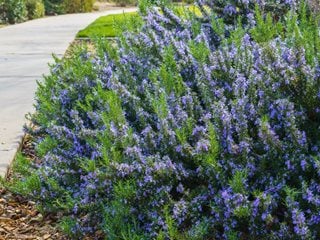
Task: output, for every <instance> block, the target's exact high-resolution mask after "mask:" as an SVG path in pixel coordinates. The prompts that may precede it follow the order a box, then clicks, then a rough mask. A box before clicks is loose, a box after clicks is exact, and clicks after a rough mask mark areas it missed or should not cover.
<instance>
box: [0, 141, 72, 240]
mask: <svg viewBox="0 0 320 240" xmlns="http://www.w3.org/2000/svg"><path fill="white" fill-rule="evenodd" d="M21 151H22V153H23V154H24V155H25V156H27V157H28V158H29V159H30V160H32V161H38V159H37V158H36V156H35V154H34V148H33V144H32V141H31V140H30V139H29V138H28V137H26V138H25V140H24V141H23V145H22V150H21ZM14 174H15V173H13V172H12V170H11V169H10V170H9V172H8V175H7V181H12V179H13V175H14ZM14 177H19V176H17V175H15V176H14ZM58 218H59V216H53V215H47V216H43V215H42V214H41V213H40V212H39V211H38V210H37V208H36V204H35V203H34V202H32V201H29V200H28V199H26V198H24V197H23V196H20V195H16V194H14V193H12V192H10V191H8V190H7V189H5V188H3V187H1V188H0V240H18V239H19V240H20V239H21V240H22V239H27V240H67V239H68V238H67V237H66V236H65V235H64V234H63V233H62V232H61V231H60V229H58V227H57V220H58Z"/></svg>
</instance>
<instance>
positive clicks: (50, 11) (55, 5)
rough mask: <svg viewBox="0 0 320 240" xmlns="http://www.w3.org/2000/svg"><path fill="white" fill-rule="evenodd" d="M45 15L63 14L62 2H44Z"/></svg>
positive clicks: (47, 0) (57, 0)
mask: <svg viewBox="0 0 320 240" xmlns="http://www.w3.org/2000/svg"><path fill="white" fill-rule="evenodd" d="M44 7H45V12H46V15H54V14H63V13H65V12H64V8H63V0H44Z"/></svg>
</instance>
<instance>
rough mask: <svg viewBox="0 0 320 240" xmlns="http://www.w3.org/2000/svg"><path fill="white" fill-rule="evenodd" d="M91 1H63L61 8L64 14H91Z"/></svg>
mask: <svg viewBox="0 0 320 240" xmlns="http://www.w3.org/2000/svg"><path fill="white" fill-rule="evenodd" d="M93 3H94V1H93V0H64V1H63V7H64V11H65V12H66V13H77V12H91V11H92V9H93Z"/></svg>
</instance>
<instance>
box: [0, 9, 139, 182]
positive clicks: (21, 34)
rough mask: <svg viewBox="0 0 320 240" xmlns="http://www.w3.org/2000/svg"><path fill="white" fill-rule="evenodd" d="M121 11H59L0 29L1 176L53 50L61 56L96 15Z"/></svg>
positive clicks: (14, 150)
mask: <svg viewBox="0 0 320 240" xmlns="http://www.w3.org/2000/svg"><path fill="white" fill-rule="evenodd" d="M133 10H134V9H126V11H133ZM121 12H123V10H109V11H105V12H98V13H85V14H71V15H61V16H56V17H48V18H42V19H37V20H33V21H29V22H25V23H22V24H18V25H13V26H9V27H4V28H1V29H0V176H5V174H6V172H7V169H8V166H9V165H10V163H11V161H12V160H13V159H14V156H15V154H16V152H17V149H18V148H19V145H20V142H21V138H22V137H23V131H22V127H23V125H24V123H25V122H26V120H25V115H26V114H27V113H28V112H32V111H33V103H34V93H35V90H36V80H39V79H41V77H42V75H43V74H47V73H48V72H49V68H48V63H49V62H52V53H54V54H56V55H57V56H62V55H63V54H64V52H65V50H66V49H67V47H68V46H69V44H70V43H71V42H72V41H73V39H74V37H75V35H76V33H77V32H78V31H79V30H80V29H82V28H84V27H86V26H87V25H88V24H89V23H91V22H92V21H94V20H95V19H96V18H97V17H99V16H103V15H107V14H114V13H121Z"/></svg>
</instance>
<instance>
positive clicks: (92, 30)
mask: <svg viewBox="0 0 320 240" xmlns="http://www.w3.org/2000/svg"><path fill="white" fill-rule="evenodd" d="M134 18H139V16H138V13H136V12H133V13H120V14H112V15H107V16H103V17H100V18H98V19H97V20H95V21H94V22H93V23H91V24H90V25H89V26H87V27H86V28H85V29H83V30H80V31H79V32H78V34H77V37H78V38H95V37H96V38H99V37H116V36H117V35H118V33H119V31H120V29H121V28H120V26H122V25H124V24H125V23H126V21H130V20H132V19H134Z"/></svg>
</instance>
